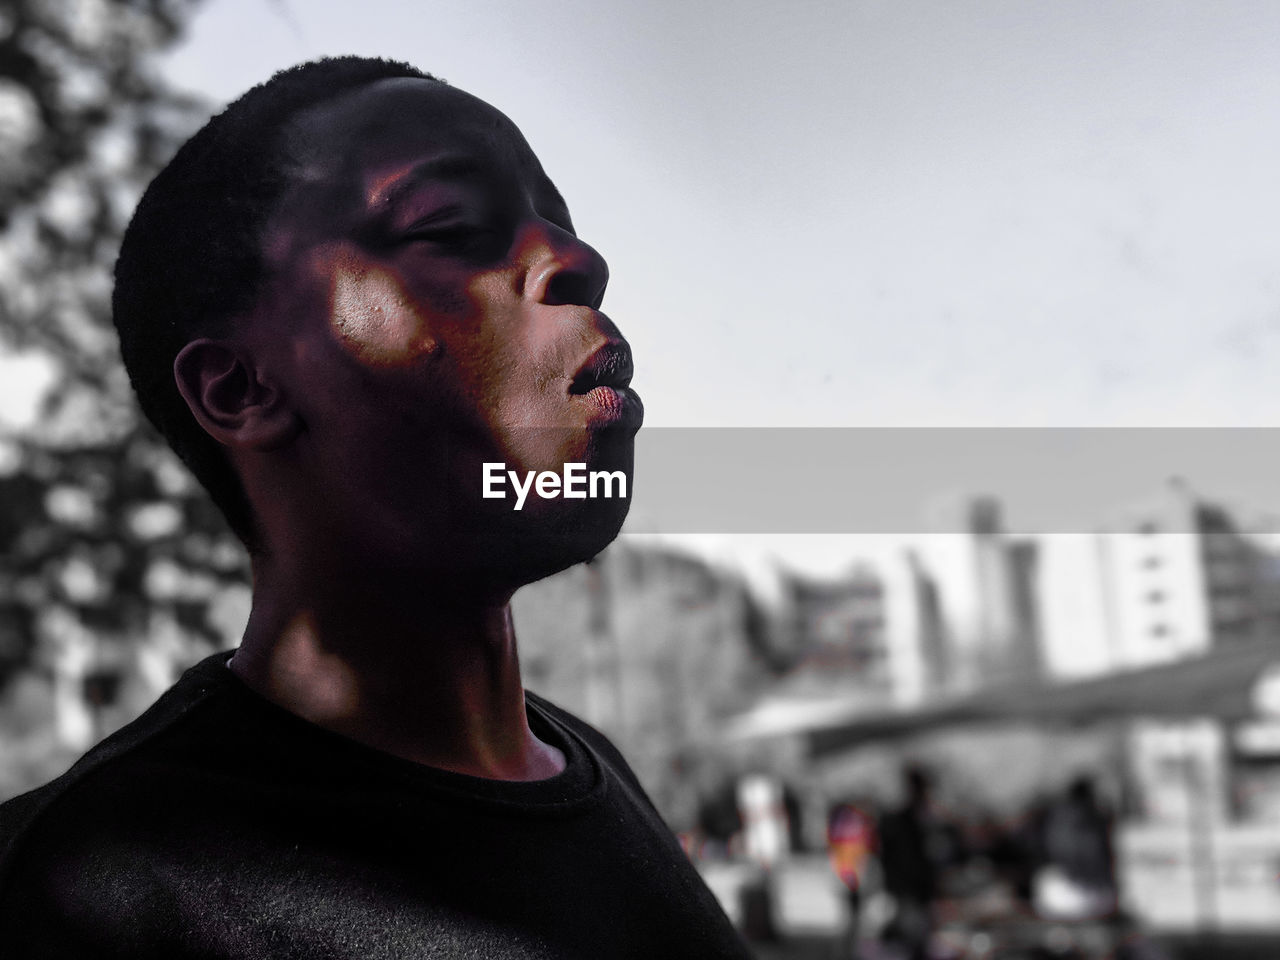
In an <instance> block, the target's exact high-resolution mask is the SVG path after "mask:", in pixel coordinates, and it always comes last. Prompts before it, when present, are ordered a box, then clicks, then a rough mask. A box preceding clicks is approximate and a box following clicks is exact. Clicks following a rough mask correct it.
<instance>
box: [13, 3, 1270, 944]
mask: <svg viewBox="0 0 1280 960" xmlns="http://www.w3.org/2000/svg"><path fill="white" fill-rule="evenodd" d="M210 6H213V7H216V6H219V5H218V4H217V3H210V4H199V3H196V2H194V0H92V2H90V0H80V2H72V0H65V2H62V0H57V2H55V0H9V2H8V3H7V4H5V5H4V6H3V7H0V551H2V554H0V799H5V798H8V797H10V796H13V795H16V794H17V793H20V792H22V791H24V790H27V789H29V788H31V787H33V786H36V785H38V784H39V783H42V782H44V781H46V780H48V779H50V778H51V777H53V776H55V775H57V774H58V773H60V772H61V771H62V770H64V769H65V768H66V767H67V766H68V765H69V764H70V762H71V761H72V760H74V758H75V757H77V756H78V755H79V754H80V753H82V752H83V751H84V750H85V749H87V748H88V747H89V746H90V745H92V744H93V743H94V742H96V741H97V740H99V739H100V738H101V737H103V736H105V735H106V734H108V733H109V732H111V731H112V730H114V729H116V728H118V727H119V726H120V725H122V724H123V723H126V722H127V721H128V720H129V719H131V718H132V717H134V716H136V715H137V714H138V713H139V712H140V711H141V710H142V709H144V708H145V707H146V706H147V705H148V704H149V703H150V702H151V701H152V700H154V699H155V697H156V696H157V695H158V694H159V693H160V692H161V691H162V690H163V689H165V688H166V687H167V686H168V685H170V684H171V683H172V682H173V681H174V680H175V679H176V678H177V676H178V675H179V674H180V673H181V671H182V670H184V669H185V668H186V667H187V666H189V665H190V664H192V663H194V662H195V661H197V660H198V659H200V658H202V657H203V656H205V655H207V654H208V653H210V652H212V651H214V650H217V649H223V648H228V647H231V646H234V645H235V643H236V642H237V640H238V638H239V633H240V630H241V628H242V626H243V623H244V620H245V617H246V615H247V613H248V604H249V590H248V587H247V585H246V577H247V567H246V561H245V558H244V556H243V553H242V550H241V549H240V547H239V545H238V544H237V543H236V542H235V540H234V539H233V538H232V537H231V535H230V533H229V532H228V531H227V530H226V529H225V527H224V525H223V523H222V521H221V518H220V517H219V516H218V514H217V512H216V511H215V510H214V509H213V508H212V507H211V506H210V504H209V503H208V501H207V500H206V498H205V497H204V495H203V493H202V491H200V490H199V489H198V487H197V486H196V485H195V484H194V482H193V481H192V480H191V479H190V478H189V476H188V475H187V474H186V472H185V471H184V470H183V469H182V468H181V467H180V466H179V465H178V464H177V463H176V461H175V459H174V458H173V456H172V455H171V454H170V453H169V452H168V450H167V448H166V447H165V446H164V444H163V443H162V442H160V441H159V440H158V439H157V438H156V436H155V435H154V434H153V433H152V432H151V430H150V429H149V428H148V427H147V426H146V425H145V424H144V423H141V422H139V418H138V415H137V414H136V413H135V411H134V407H133V403H132V398H131V396H130V394H129V390H128V384H127V382H126V380H125V378H124V375H123V372H122V370H121V369H120V367H119V364H118V362H117V358H116V346H115V340H114V336H113V334H112V332H111V329H110V322H109V315H108V298H109V291H110V266H111V264H112V262H113V259H114V252H115V246H116V244H117V242H118V238H119V235H120V232H121V230H122V228H123V225H124V224H125V222H127V218H128V216H129V214H130V212H131V210H132V206H133V204H134V202H136V199H137V197H138V195H139V193H140V191H141V189H142V187H143V186H144V185H145V183H146V182H147V179H148V177H149V176H150V175H151V174H152V173H153V172H154V171H155V170H156V169H157V168H158V166H159V165H160V164H161V163H163V162H164V160H165V159H166V158H167V157H168V155H169V154H170V153H171V152H172V150H173V149H174V148H175V147H176V145H177V143H179V142H180V141H181V139H182V138H183V137H184V136H186V135H187V134H188V133H190V132H191V131H192V130H194V129H195V127H196V126H198V125H199V123H200V122H202V121H203V119H204V118H205V117H207V116H208V114H209V112H210V111H211V110H212V109H214V108H215V106H216V99H215V98H214V97H212V96H211V95H208V94H194V93H188V92H183V91H181V90H179V89H177V88H176V86H175V85H174V84H173V83H172V82H171V81H170V80H169V79H167V78H166V74H165V71H164V70H163V69H162V66H163V63H164V61H163V60H162V59H161V56H162V55H164V54H166V52H168V51H171V50H172V49H173V48H174V47H175V45H177V44H179V41H180V40H181V39H182V37H183V35H184V30H186V29H187V28H188V27H189V26H190V24H191V22H192V18H193V17H194V16H195V15H196V13H197V11H198V8H206V7H210ZM267 6H268V7H272V8H273V9H276V10H277V11H278V12H280V16H281V17H282V18H283V19H284V21H285V22H289V15H290V9H291V8H290V7H289V6H288V5H286V4H274V5H272V4H268V5H267ZM293 12H294V13H296V12H297V11H293ZM260 13H261V11H259V15H260ZM324 52H327V51H324ZM332 52H339V51H332ZM401 55H403V54H401ZM287 59H289V60H292V59H299V57H296V56H290V57H288V58H287ZM280 65H283V64H280ZM423 65H424V66H427V67H428V68H431V67H432V65H431V64H430V63H427V62H424V63H423ZM253 79H261V78H260V77H257V76H255V77H253ZM247 85H248V84H247V83H245V84H242V85H240V86H247ZM499 102H500V103H501V102H502V101H499ZM518 119H519V118H518ZM562 186H563V184H562ZM565 192H566V193H569V194H570V196H571V198H572V197H573V196H574V194H573V193H572V192H571V191H568V190H566V191H565ZM597 202H598V201H597ZM1269 202H1270V201H1269ZM1271 226H1272V227H1273V226H1274V222H1272V223H1271ZM1267 269H1268V270H1269V271H1270V272H1271V273H1274V264H1272V265H1269V266H1268V268H1267ZM1273 292H1274V288H1273ZM624 295H625V291H624ZM1275 302H1276V301H1275V300H1274V299H1273V300H1272V302H1271V304H1270V308H1269V309H1270V312H1271V314H1274V311H1275ZM624 327H626V324H625V323H624ZM641 356H643V353H642V352H641ZM837 372H838V371H837ZM657 392H658V393H659V394H661V387H660V386H659V390H658V391H657ZM648 396H649V393H648V392H646V397H648ZM1256 409H1257V406H1256V405H1255V410H1256ZM1264 412H1265V411H1264ZM1263 420H1264V421H1265V417H1264V418H1263ZM1195 466H1196V465H1195V464H1187V465H1186V466H1185V468H1184V469H1185V472H1186V475H1187V477H1188V479H1185V480H1184V479H1179V478H1172V479H1170V478H1166V477H1161V476H1153V477H1152V478H1151V486H1150V490H1149V491H1148V495H1147V496H1146V497H1145V498H1143V499H1139V500H1138V501H1136V502H1133V503H1127V504H1126V503H1117V504H1115V506H1114V510H1112V511H1111V512H1110V513H1106V514H1100V515H1099V516H1097V517H1096V518H1095V522H1094V523H1093V524H1092V525H1090V526H1089V527H1088V529H1082V530H1079V531H1076V532H1061V533H1046V534H1034V535H1033V534H1026V533H1014V532H1010V529H1011V528H1010V525H1009V524H1008V523H1007V522H1006V520H1005V518H1004V512H1005V508H1006V505H1005V504H1004V503H1002V501H1001V492H1000V491H998V490H996V491H974V492H973V493H972V494H971V495H970V494H962V495H953V496H951V497H950V499H948V501H947V503H948V506H947V507H945V509H946V510H948V511H949V512H950V516H949V517H948V518H947V519H946V522H945V523H940V525H939V529H946V530H948V531H952V532H948V533H936V534H927V533H915V534H912V535H905V534H904V535H902V536H900V537H895V536H892V535H880V536H878V537H876V538H875V544H874V549H872V548H871V547H869V546H868V540H867V538H865V537H861V538H860V537H858V536H847V537H827V538H817V539H813V538H811V539H810V540H809V541H805V542H799V543H796V542H791V543H787V544H785V545H782V541H783V540H785V538H782V539H781V540H778V541H777V542H778V544H780V545H779V546H778V548H777V549H776V550H772V548H771V547H770V544H771V543H772V542H774V541H771V540H770V539H769V538H752V537H750V536H748V535H741V536H726V537H722V538H720V539H719V541H717V544H716V547H715V549H714V550H704V549H699V541H698V539H697V538H693V537H686V538H681V537H679V536H656V535H645V534H639V533H635V534H627V535H624V536H623V537H622V538H621V539H620V540H619V541H618V542H617V543H616V544H615V545H614V546H612V547H611V548H609V549H608V550H607V551H605V553H603V554H602V555H601V556H600V557H598V558H597V559H596V560H594V561H593V562H591V563H589V564H586V565H583V566H580V567H576V568H573V569H571V570H568V571H565V572H564V573H562V574H560V575H557V576H555V577H552V578H550V579H548V580H545V581H543V582H541V583H538V584H535V585H533V586H531V587H529V588H527V589H526V590H525V591H523V592H522V593H521V594H520V595H519V597H518V598H517V603H516V623H517V631H518V635H519V637H520V643H521V652H522V663H523V667H524V675H525V681H526V685H527V686H529V687H530V688H531V689H534V690H536V691H538V692H540V693H543V694H545V695H546V696H548V697H549V698H551V699H552V700H554V701H555V702H557V703H559V704H561V705H563V706H564V707H566V708H568V709H569V710H571V711H573V712H576V713H578V714H579V715H580V716H582V717H584V718H585V719H587V720H589V721H590V722H592V723H593V724H595V725H596V726H598V727H599V728H601V729H602V730H604V731H605V732H606V733H607V734H608V735H609V736H610V737H612V738H613V740H614V741H615V742H616V743H617V744H618V745H619V747H620V748H621V749H622V751H623V753H624V754H625V755H626V756H627V757H628V758H629V760H630V761H631V763H632V765H633V766H634V767H635V769H636V771H637V773H638V774H639V776H640V778H641V779H642V780H643V781H644V783H645V785H646V787H647V788H648V790H649V791H650V794H651V795H652V797H653V798H654V800H655V802H656V803H657V805H658V806H659V809H660V810H661V811H662V813H663V814H664V816H665V817H666V818H667V820H668V822H669V824H670V825H671V828H672V829H673V830H674V831H676V832H677V833H678V834H679V835H680V837H681V839H682V841H683V842H684V844H685V847H686V850H687V851H688V853H689V855H690V857H691V858H693V859H694V860H695V862H696V863H697V864H698V865H699V867H700V869H701V870H702V871H703V873H704V875H705V876H706V878H707V880H708V882H709V883H710V884H711V885H712V888H713V889H714V890H715V891H716V893H717V894H718V895H719V896H720V898H721V900H722V902H723V903H724V905H725V907H726V909H727V910H728V912H729V913H730V915H731V916H732V917H733V918H734V919H735V921H736V922H738V923H739V925H740V926H741V927H742V928H743V929H744V931H745V932H747V933H748V935H749V936H750V937H751V939H752V941H753V943H755V944H756V945H757V948H758V950H759V952H760V955H761V956H762V957H774V956H778V957H781V956H822V957H837V956H844V957H850V956H862V957H866V958H872V957H908V956H934V957H975V958H976V957H997V958H1000V957H1010V958H1017V957H1090V958H1094V957H1098V958H1100V957H1117V958H1119V957H1130V958H1136V957H1151V958H1156V957H1170V958H1178V957H1184V958H1190V957H1202V956H1203V957H1212V958H1215V960H1216V958H1230V957H1232V956H1237V955H1238V956H1257V957H1275V956H1280V547H1278V546H1277V544H1278V543H1280V541H1277V539H1276V537H1275V536H1274V535H1273V534H1271V533H1269V532H1267V531H1266V530H1261V529H1259V525H1258V524H1257V523H1256V522H1255V521H1254V519H1253V518H1252V516H1250V517H1248V518H1246V517H1244V516H1242V515H1241V508H1240V506H1239V505H1238V504H1236V503H1235V502H1234V501H1230V500H1228V499H1225V498H1223V497H1222V496H1220V495H1217V494H1215V493H1214V492H1213V491H1200V490H1198V489H1197V488H1196V487H1195V476H1196V474H1195ZM854 495H856V493H855V494H854ZM1008 506H1009V508H1010V509H1013V508H1015V507H1016V505H1015V504H1009V505H1008ZM1254 506H1258V507H1265V506H1268V505H1264V504H1257V505H1254ZM935 509H936V506H935ZM957 531H958V532H957ZM775 539H776V538H775ZM819 539H820V540H821V541H822V542H821V544H820V545H819V544H818V540H819ZM806 543H808V544H809V546H806ZM784 546H785V548H784ZM819 546H820V549H821V552H822V553H823V555H824V557H825V558H826V563H825V566H824V568H823V570H822V572H815V569H814V567H813V565H811V564H806V563H805V562H804V559H805V551H806V550H807V549H810V547H812V549H815V550H816V549H818V548H819ZM761 557H765V558H767V562H764V563H761V562H760V558H761ZM748 558H750V562H748Z"/></svg>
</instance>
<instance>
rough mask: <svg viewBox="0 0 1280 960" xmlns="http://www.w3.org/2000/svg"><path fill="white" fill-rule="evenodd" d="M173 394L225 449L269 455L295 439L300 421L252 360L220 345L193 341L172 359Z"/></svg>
mask: <svg viewBox="0 0 1280 960" xmlns="http://www.w3.org/2000/svg"><path fill="white" fill-rule="evenodd" d="M173 376H174V379H175V380H176V381H177V384H178V392H179V393H181V394H182V398H183V399H184V400H186V401H187V407H188V408H189V409H190V410H191V414H192V416H194V417H195V418H196V420H197V422H199V424H200V426H202V427H204V429H205V432H206V433H208V434H209V436H211V437H213V439H215V440H217V441H218V442H219V443H221V444H223V445H224V446H228V447H240V448H243V449H248V450H274V449H276V448H279V447H282V446H284V445H286V444H287V443H289V442H290V441H291V440H292V439H293V438H294V437H295V436H297V435H298V432H299V430H300V429H301V427H302V421H301V419H300V418H299V416H298V414H297V411H295V410H294V409H293V408H292V407H291V406H290V405H289V404H288V403H287V402H286V400H285V397H284V395H283V394H282V393H281V392H280V390H279V389H277V388H276V387H274V386H271V385H269V384H267V383H264V382H263V380H262V379H261V377H260V376H259V371H258V369H257V366H256V365H255V364H254V362H253V358H252V357H251V356H250V355H249V354H248V353H246V352H245V351H243V350H242V349H240V348H239V347H237V346H236V345H234V344H231V343H227V342H226V341H223V340H211V339H207V338H206V339H201V340H193V341H191V342H190V343H188V344H187V345H186V346H185V347H183V348H182V349H181V350H180V351H179V352H178V355H177V356H176V357H175V358H174V360H173Z"/></svg>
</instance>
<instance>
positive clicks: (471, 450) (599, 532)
mask: <svg viewBox="0 0 1280 960" xmlns="http://www.w3.org/2000/svg"><path fill="white" fill-rule="evenodd" d="M606 281H607V269H606V267H605V264H604V261H603V260H602V259H601V258H600V257H599V255H598V254H597V253H596V252H595V251H594V250H592V249H591V248H590V247H589V246H587V245H586V244H584V243H582V242H581V241H579V240H578V239H577V238H576V236H575V235H574V233H573V228H572V223H571V221H570V220H569V214H568V210H567V209H566V207H565V205H564V202H563V200H562V199H561V198H560V195H559V193H558V192H557V191H556V189H555V187H554V186H552V184H551V182H550V181H549V180H548V179H547V177H546V175H545V174H544V173H543V171H542V169H541V166H540V165H539V164H538V161H537V158H536V157H535V156H534V155H533V152H532V151H531V150H530V149H529V147H528V145H527V144H526V143H525V141H524V138H523V137H522V136H521V135H520V133H519V131H518V130H517V129H516V128H515V126H514V125H513V124H512V123H511V122H510V121H509V120H508V119H507V118H506V117H504V116H503V115H502V114H501V113H499V112H498V111H496V110H494V109H493V108H492V107H490V106H488V105H487V104H485V103H483V102H482V101H479V100H477V99H476V98H474V97H471V96H470V95H468V94H466V93H463V92H462V91H459V90H456V89H454V88H451V87H449V86H447V85H446V84H444V83H443V82H441V81H438V80H435V79H433V78H431V77H430V76H428V75H426V74H423V73H421V72H420V71H417V70H415V69H413V68H412V67H408V66H407V65H404V64H390V63H385V62H383V61H370V60H358V59H354V58H350V59H343V60H334V61H321V62H318V63H313V64H306V65H303V66H301V67H298V68H294V69H293V70H291V71H287V72H285V73H283V74H278V75H277V76H276V77H275V78H273V80H271V81H269V82H268V83H267V84H264V85H263V86H261V87H258V88H255V89H254V90H253V91H250V92H249V93H248V94H246V95H245V96H244V97H242V98H241V99H240V100H238V101H237V102H236V103H234V104H232V105H231V106H230V107H228V108H227V110H226V111H225V112H224V113H223V114H221V115H220V116H219V117H217V118H215V119H214V120H212V121H210V123H209V125H207V126H206V127H205V128H204V129H203V130H201V131H200V133H198V134H197V135H196V136H195V137H193V138H192V140H191V141H190V142H189V143H188V144H187V145H186V146H184V147H183V149H182V150H181V151H180V152H179V154H178V155H177V157H176V158H175V159H174V161H173V163H171V164H170V166H169V167H168V168H166V170H165V171H164V172H162V173H161V174H160V176H159V177H157V178H156V180H155V182H154V183H153V184H152V186H151V188H150V189H149V190H148V192H147V195H146V196H145V197H144V199H143V201H142V203H141V204H140V205H139V209H138V212H137V214H136V215H135V218H134V222H133V223H132V224H131V226H130V229H129V231H128V234H127V235H126V238H125V242H124V245H123V247H122V250H121V255H120V261H119V263H118V265H117V286H116V294H115V303H114V307H115V319H116V325H117V328H118V329H119V331H120V337H121V345H122V352H123V354H124V357H125V362H126V365H127V366H128V368H129V371H130V375H131V377H132V379H133V382H134V384H135V387H136V388H137V391H138V394H139V398H140V400H141V403H142V406H143V409H144V411H145V412H146V413H147V415H148V416H149V417H150V418H151V419H152V421H153V422H154V423H156V425H157V426H158V427H159V428H160V429H161V431H162V432H163V433H164V434H165V436H166V437H167V438H168V439H169V440H170V443H171V444H172V445H173V446H174V448H175V449H176V450H177V451H178V452H179V454H180V455H181V456H182V457H183V459H184V460H185V461H186V462H187V463H188V464H189V465H190V466H191V467H192V469H193V471H194V472H195V473H196V475H197V476H198V477H199V478H200V479H201V480H202V482H204V483H205V485H206V486H207V487H208V488H209V489H210V492H211V493H212V494H213V495H214V498H215V500H217V502H218V503H219V505H220V506H221V507H222V508H223V510H224V512H225V513H226V514H227V516H228V519H229V520H230V521H231V523H232V525H233V527H234V528H235V529H236V530H237V532H238V533H240V535H241V536H242V537H243V538H245V539H246V542H248V543H250V545H251V548H253V549H258V550H272V551H278V550H281V549H286V548H288V547H289V546H293V545H295V544H298V543H302V542H306V543H310V544H311V545H312V546H314V542H313V539H312V537H313V535H316V534H326V535H331V536H332V538H333V539H334V542H335V543H338V542H341V543H343V544H344V545H345V547H346V548H349V549H353V550H355V551H356V552H358V553H368V554H369V555H370V556H377V557H380V558H382V561H383V562H386V563H389V564H395V563H411V564H412V563H419V564H421V563H422V562H424V560H425V559H426V558H427V556H428V554H427V553H425V552H424V551H430V553H429V556H430V557H432V558H435V561H436V562H438V563H439V564H440V565H442V566H443V565H448V566H449V568H450V569H451V570H455V571H462V572H463V573H464V574H465V573H466V572H472V573H474V572H476V571H480V570H482V569H489V570H490V571H491V572H493V573H494V576H495V577H496V578H497V579H499V580H502V579H508V580H520V579H527V578H529V577H531V576H540V575H544V574H545V573H548V572H551V570H553V569H557V568H559V567H562V566H564V565H566V564H567V563H571V562H574V561H575V560H579V559H583V558H585V557H586V556H590V555H591V554H592V553H594V552H596V551H597V550H599V549H600V547H602V546H603V545H604V544H605V543H607V542H608V540H609V539H611V538H612V536H613V535H614V534H615V533H616V531H617V528H618V526H619V525H620V524H621V521H622V518H623V516H624V515H625V502H617V501H613V502H610V501H602V502H598V503H590V502H588V503H583V502H582V501H576V502H575V501H567V500H556V501H550V500H547V501H536V502H531V503H529V504H527V505H526V507H525V510H524V511H521V512H515V511H513V510H512V508H511V503H510V502H509V501H484V500H482V499H481V496H480V494H481V489H482V483H481V476H482V470H481V464H482V463H483V462H486V461H503V462H505V463H507V465H508V467H509V468H511V469H514V470H519V471H525V470H556V471H558V470H560V468H561V467H562V464H563V463H564V462H569V461H572V462H576V461H583V462H588V463H590V464H592V466H593V467H599V468H609V469H624V470H625V471H626V472H627V473H628V474H629V473H630V455H631V441H632V437H633V435H634V432H635V429H636V427H638V425H639V419H640V413H641V411H640V409H639V404H638V400H637V399H636V398H635V395H634V394H633V393H631V392H630V390H629V389H626V388H625V387H626V381H627V380H628V379H629V376H630V360H629V355H628V354H627V350H626V346H625V342H624V341H622V339H621V336H620V335H619V334H618V331H617V330H616V328H614V327H613V325H612V324H611V323H610V322H609V321H608V320H607V319H606V318H605V317H604V316H603V315H602V314H600V313H599V312H598V309H597V308H598V306H599V303H600V299H601V297H602V296H603V292H604V286H605V283H606ZM601 379H603V381H605V382H606V383H607V384H609V385H611V388H610V387H606V388H604V389H594V390H593V389H590V388H591V387H593V386H595V385H596V384H597V383H598V382H600V381H601ZM273 539H274V540H275V541H278V542H274V543H273V542H272V541H273ZM499 556H501V557H504V558H505V559H501V560H500V559H499ZM496 568H500V569H496Z"/></svg>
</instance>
